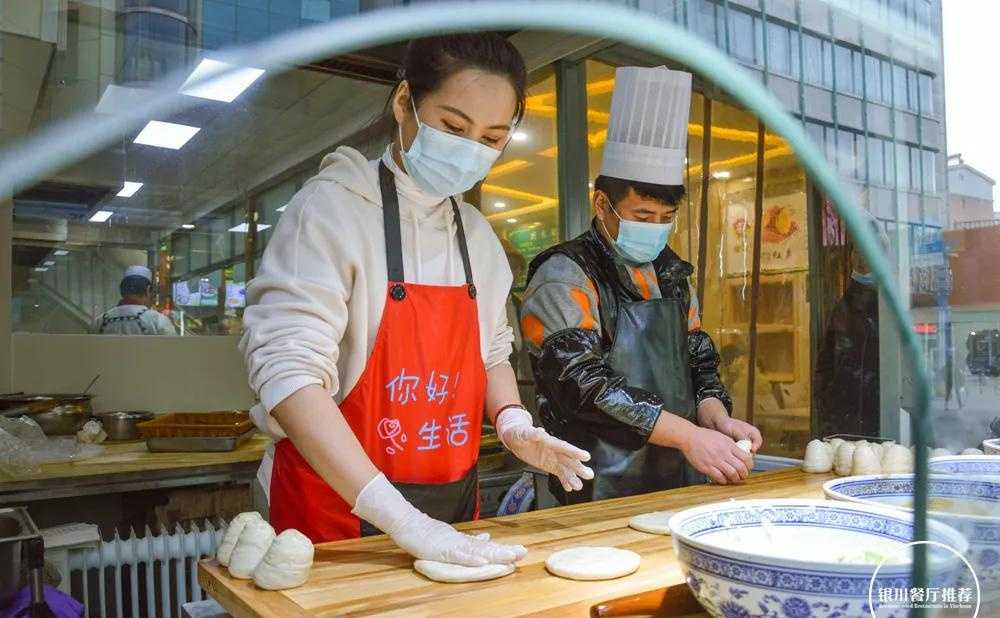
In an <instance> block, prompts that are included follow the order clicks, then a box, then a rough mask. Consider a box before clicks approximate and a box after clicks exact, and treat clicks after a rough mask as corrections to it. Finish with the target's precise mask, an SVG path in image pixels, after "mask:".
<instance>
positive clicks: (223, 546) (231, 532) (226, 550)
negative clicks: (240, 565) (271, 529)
mask: <svg viewBox="0 0 1000 618" xmlns="http://www.w3.org/2000/svg"><path fill="white" fill-rule="evenodd" d="M251 520H260V521H264V518H263V517H261V516H260V513H258V512H257V511H247V512H246V513H240V514H239V515H237V516H236V517H234V518H233V520H232V521H230V522H229V526H228V527H227V528H226V534H225V535H223V537H222V543H220V544H219V551H218V552H216V554H215V557H216V559H217V560H218V561H219V564H221V565H222V566H226V567H227V566H229V557H230V556H231V555H232V553H233V548H234V547H236V541H237V540H238V539H239V538H240V533H241V532H243V528H244V527H245V526H246V525H247V522H249V521H251Z"/></svg>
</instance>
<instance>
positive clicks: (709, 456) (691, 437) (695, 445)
mask: <svg viewBox="0 0 1000 618" xmlns="http://www.w3.org/2000/svg"><path fill="white" fill-rule="evenodd" d="M679 448H680V450H681V452H682V453H684V457H685V458H686V459H687V460H688V463H690V464H691V465H692V466H694V468H695V470H697V471H698V472H701V473H702V474H704V475H705V476H707V477H708V478H710V479H712V481H714V482H716V483H718V484H720V485H727V484H729V483H739V482H740V481H742V480H744V479H746V478H747V477H748V476H750V469H751V468H752V466H753V463H752V462H753V458H752V457H751V456H750V455H749V454H748V453H745V452H743V450H742V449H741V448H740V447H738V446H736V442H734V441H733V439H732V438H730V437H729V436H727V435H725V434H722V433H719V432H718V431H715V430H714V429H707V428H705V427H691V428H690V430H689V431H687V432H685V435H684V437H683V439H682V440H681V441H680V443H679Z"/></svg>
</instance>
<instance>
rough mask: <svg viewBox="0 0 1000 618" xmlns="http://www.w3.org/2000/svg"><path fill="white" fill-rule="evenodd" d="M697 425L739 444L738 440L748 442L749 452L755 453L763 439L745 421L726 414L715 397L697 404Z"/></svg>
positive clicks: (757, 431) (758, 431) (756, 430)
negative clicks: (749, 444)
mask: <svg viewBox="0 0 1000 618" xmlns="http://www.w3.org/2000/svg"><path fill="white" fill-rule="evenodd" d="M698 424H699V425H701V426H702V427H704V428H706V429H714V430H715V431H718V432H719V433H722V434H725V435H727V436H729V437H730V438H732V439H733V440H735V441H736V442H739V441H740V440H750V442H751V446H750V452H752V453H756V452H757V451H758V450H759V449H760V447H761V445H762V444H764V438H763V437H762V436H761V435H760V430H759V429H757V428H756V427H754V426H753V425H751V424H750V423H748V422H746V421H741V420H740V419H738V418H732V417H731V416H729V413H728V412H726V406H724V405H722V402H721V401H719V400H718V399H716V398H715V397H709V398H708V399H704V400H702V402H701V403H699V404H698Z"/></svg>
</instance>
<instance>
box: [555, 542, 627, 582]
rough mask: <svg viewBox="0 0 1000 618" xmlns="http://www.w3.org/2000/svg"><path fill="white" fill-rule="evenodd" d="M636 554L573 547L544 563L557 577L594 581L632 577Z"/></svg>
mask: <svg viewBox="0 0 1000 618" xmlns="http://www.w3.org/2000/svg"><path fill="white" fill-rule="evenodd" d="M641 560H642V559H641V558H640V557H639V554H637V553H635V552H634V551H629V550H627V549H618V548H617V547H573V548H571V549H563V550H561V551H557V552H555V553H554V554H552V555H551V556H549V557H548V558H547V559H546V560H545V569H546V570H547V571H548V572H549V573H552V574H553V575H555V576H557V577H565V578H566V579H579V580H584V581H596V580H601V579H615V578H617V577H624V576H625V575H629V574H631V573H634V572H635V571H636V569H638V568H639V562H640V561H641Z"/></svg>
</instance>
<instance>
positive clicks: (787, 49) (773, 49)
mask: <svg viewBox="0 0 1000 618" xmlns="http://www.w3.org/2000/svg"><path fill="white" fill-rule="evenodd" d="M790 34H791V33H790V31H789V30H788V28H786V27H784V26H782V25H781V24H775V23H768V24H767V63H768V65H769V68H770V69H771V71H773V72H775V73H781V74H783V75H789V74H791V72H792V53H791V52H792V48H791V44H790V38H789V35H790ZM795 53H796V54H798V50H796V52H795Z"/></svg>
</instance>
